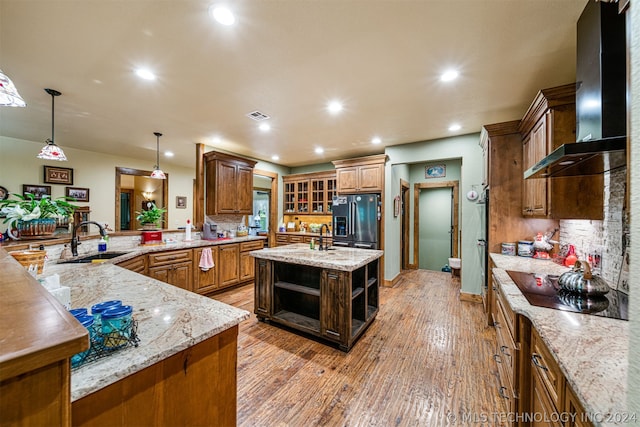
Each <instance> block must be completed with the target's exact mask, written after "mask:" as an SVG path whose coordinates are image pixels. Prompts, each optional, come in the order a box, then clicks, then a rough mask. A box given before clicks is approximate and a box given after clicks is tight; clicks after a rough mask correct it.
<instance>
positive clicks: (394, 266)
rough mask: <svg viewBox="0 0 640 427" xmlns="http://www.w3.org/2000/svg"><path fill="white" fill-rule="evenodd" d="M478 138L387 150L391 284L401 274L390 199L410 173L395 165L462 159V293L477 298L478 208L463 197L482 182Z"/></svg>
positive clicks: (387, 264)
mask: <svg viewBox="0 0 640 427" xmlns="http://www.w3.org/2000/svg"><path fill="white" fill-rule="evenodd" d="M479 140H480V135H479V134H477V133H476V134H469V135H462V136H457V137H452V138H445V139H438V140H432V141H424V142H416V143H413V144H405V145H396V146H393V147H387V148H386V150H385V153H386V154H387V156H388V157H389V160H388V161H387V164H386V167H385V191H386V193H385V212H388V213H391V214H388V215H385V243H384V247H385V264H384V268H385V273H384V274H385V280H393V279H394V278H395V277H396V276H397V275H398V274H399V273H400V261H399V259H400V245H399V242H400V217H397V218H394V217H393V198H394V197H395V196H396V195H398V194H399V191H400V181H399V180H400V178H402V179H405V180H407V181H409V179H408V176H409V169H408V168H407V169H402V168H396V167H394V165H401V164H414V163H427V162H428V163H431V162H434V161H437V160H446V159H457V158H461V159H462V166H461V173H460V194H461V197H460V217H461V221H460V233H461V245H460V246H461V256H460V258H462V281H461V282H462V289H461V291H462V292H464V293H470V294H480V293H481V290H482V279H481V276H480V268H481V267H480V259H479V257H478V256H477V244H476V243H477V239H479V238H480V237H481V233H482V230H481V222H480V216H479V215H478V213H477V211H478V209H477V205H476V203H475V202H470V201H468V200H467V199H466V197H464V195H465V194H466V193H467V191H469V190H471V189H472V188H477V186H478V185H480V183H481V182H482V163H483V162H482V149H481V148H480V146H479V145H478V141H479Z"/></svg>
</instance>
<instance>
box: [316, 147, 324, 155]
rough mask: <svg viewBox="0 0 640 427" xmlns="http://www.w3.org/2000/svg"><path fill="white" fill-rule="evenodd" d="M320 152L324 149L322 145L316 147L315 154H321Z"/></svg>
mask: <svg viewBox="0 0 640 427" xmlns="http://www.w3.org/2000/svg"><path fill="white" fill-rule="evenodd" d="M322 153H324V149H323V148H322V147H317V148H316V154H322Z"/></svg>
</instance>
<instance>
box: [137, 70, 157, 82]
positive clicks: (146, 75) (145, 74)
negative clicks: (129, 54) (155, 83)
mask: <svg viewBox="0 0 640 427" xmlns="http://www.w3.org/2000/svg"><path fill="white" fill-rule="evenodd" d="M136 75H137V76H138V77H140V78H141V79H145V80H155V79H156V75H155V74H153V73H152V72H151V71H149V70H147V69H146V68H138V69H137V70H136Z"/></svg>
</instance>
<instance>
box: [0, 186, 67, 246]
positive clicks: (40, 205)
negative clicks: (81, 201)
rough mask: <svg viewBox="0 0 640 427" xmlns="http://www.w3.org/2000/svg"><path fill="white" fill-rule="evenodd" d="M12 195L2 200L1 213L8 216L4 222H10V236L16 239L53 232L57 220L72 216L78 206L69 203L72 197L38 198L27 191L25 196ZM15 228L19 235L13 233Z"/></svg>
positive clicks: (47, 196)
mask: <svg viewBox="0 0 640 427" xmlns="http://www.w3.org/2000/svg"><path fill="white" fill-rule="evenodd" d="M11 196H12V197H13V198H12V199H6V200H0V213H1V214H2V215H4V216H6V218H5V220H4V221H3V222H4V223H5V224H7V223H9V227H8V232H9V236H10V237H12V238H14V239H18V238H20V237H31V236H46V235H50V234H53V232H54V231H55V229H56V220H57V219H58V218H68V217H70V216H72V215H73V212H74V211H75V210H76V209H77V208H78V206H76V205H73V204H71V203H69V201H73V200H75V199H74V198H72V197H58V198H57V199H52V198H51V196H49V195H44V196H42V197H41V198H40V199H36V197H35V195H33V194H31V193H25V194H24V196H23V195H20V194H16V193H11ZM13 228H15V229H17V230H18V235H14V234H13V230H12V229H13Z"/></svg>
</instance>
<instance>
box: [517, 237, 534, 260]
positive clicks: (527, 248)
mask: <svg viewBox="0 0 640 427" xmlns="http://www.w3.org/2000/svg"><path fill="white" fill-rule="evenodd" d="M518 256H523V257H532V256H533V242H532V241H530V240H518Z"/></svg>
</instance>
